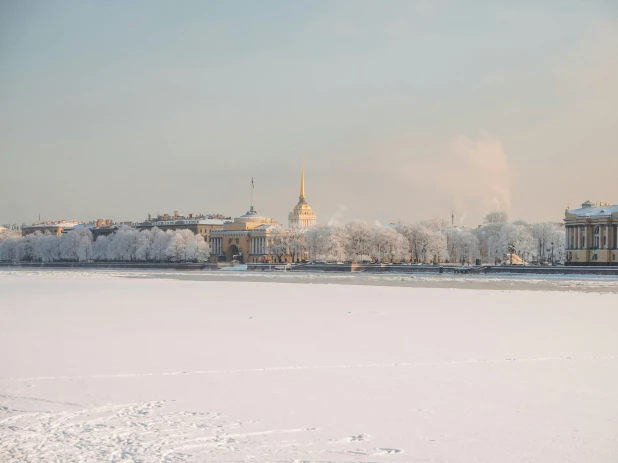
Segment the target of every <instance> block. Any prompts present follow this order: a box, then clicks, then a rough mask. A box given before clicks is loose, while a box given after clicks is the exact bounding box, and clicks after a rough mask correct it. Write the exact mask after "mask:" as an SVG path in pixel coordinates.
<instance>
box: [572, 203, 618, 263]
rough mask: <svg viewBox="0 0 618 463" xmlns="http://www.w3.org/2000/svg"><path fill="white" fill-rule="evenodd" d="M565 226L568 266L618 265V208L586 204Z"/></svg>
mask: <svg viewBox="0 0 618 463" xmlns="http://www.w3.org/2000/svg"><path fill="white" fill-rule="evenodd" d="M564 224H565V229H566V241H565V247H566V259H565V264H566V265H618V205H610V204H607V203H598V204H592V203H591V202H590V201H586V202H585V203H584V204H582V207H581V208H579V209H571V210H569V209H567V210H566V211H565V217H564Z"/></svg>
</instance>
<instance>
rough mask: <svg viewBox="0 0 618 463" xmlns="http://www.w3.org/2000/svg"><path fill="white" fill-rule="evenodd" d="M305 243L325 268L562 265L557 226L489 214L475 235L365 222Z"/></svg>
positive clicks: (435, 224) (314, 235)
mask: <svg viewBox="0 0 618 463" xmlns="http://www.w3.org/2000/svg"><path fill="white" fill-rule="evenodd" d="M304 243H305V246H306V251H307V253H308V255H309V256H311V260H314V261H326V262H343V261H352V262H363V261H373V262H376V261H377V262H392V261H409V262H426V263H431V262H454V263H468V262H474V261H475V260H476V259H481V260H482V262H483V263H497V262H501V261H503V260H504V259H508V258H509V257H510V255H511V254H515V255H517V256H519V257H520V258H521V259H523V260H525V261H536V262H547V261H549V260H551V259H552V258H553V261H554V262H560V261H562V260H563V259H564V228H563V227H562V226H561V225H560V224H555V223H549V222H546V223H535V224H529V223H526V222H523V221H517V222H508V221H507V217H506V215H505V214H500V213H492V214H488V215H487V216H486V218H485V223H484V224H483V225H482V226H480V227H478V228H475V229H467V228H460V227H452V226H449V225H448V224H447V223H445V222H444V221H441V220H438V219H434V220H426V221H421V222H416V223H405V222H400V223H397V224H393V225H391V226H388V227H371V226H369V225H367V224H366V223H364V222H351V223H348V224H346V225H327V226H323V227H317V228H314V229H311V230H309V231H307V233H306V235H305V240H304Z"/></svg>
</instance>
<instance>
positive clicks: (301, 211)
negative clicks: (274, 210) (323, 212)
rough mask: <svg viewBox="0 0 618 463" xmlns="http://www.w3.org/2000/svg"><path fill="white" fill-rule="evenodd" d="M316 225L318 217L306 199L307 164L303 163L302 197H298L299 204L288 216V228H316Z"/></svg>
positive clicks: (301, 176) (301, 175)
mask: <svg viewBox="0 0 618 463" xmlns="http://www.w3.org/2000/svg"><path fill="white" fill-rule="evenodd" d="M316 223H317V216H316V215H315V212H313V210H312V209H311V206H309V204H308V203H307V198H306V197H305V163H304V162H303V167H302V171H301V174H300V196H299V197H298V204H297V205H296V206H294V209H292V212H290V215H289V216H288V226H289V227H290V228H312V227H315V225H316Z"/></svg>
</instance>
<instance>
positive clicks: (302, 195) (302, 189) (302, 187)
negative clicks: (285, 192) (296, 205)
mask: <svg viewBox="0 0 618 463" xmlns="http://www.w3.org/2000/svg"><path fill="white" fill-rule="evenodd" d="M300 198H301V199H304V198H305V160H304V159H303V167H302V170H301V174H300Z"/></svg>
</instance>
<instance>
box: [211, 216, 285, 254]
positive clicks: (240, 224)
mask: <svg viewBox="0 0 618 463" xmlns="http://www.w3.org/2000/svg"><path fill="white" fill-rule="evenodd" d="M276 229H278V227H277V225H276V224H275V221H274V220H272V219H269V218H266V217H262V216H260V215H258V213H257V212H256V210H255V209H254V208H253V206H251V208H250V209H249V211H248V212H247V213H245V214H244V215H241V216H240V217H236V218H235V219H234V221H233V222H227V223H225V224H223V226H222V227H221V229H220V230H213V231H211V232H210V261H211V262H232V261H238V262H240V263H247V262H265V261H267V259H268V254H269V252H268V250H269V247H270V237H271V234H272V233H273V231H274V230H276Z"/></svg>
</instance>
